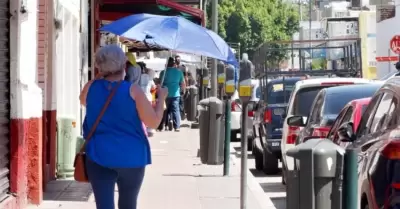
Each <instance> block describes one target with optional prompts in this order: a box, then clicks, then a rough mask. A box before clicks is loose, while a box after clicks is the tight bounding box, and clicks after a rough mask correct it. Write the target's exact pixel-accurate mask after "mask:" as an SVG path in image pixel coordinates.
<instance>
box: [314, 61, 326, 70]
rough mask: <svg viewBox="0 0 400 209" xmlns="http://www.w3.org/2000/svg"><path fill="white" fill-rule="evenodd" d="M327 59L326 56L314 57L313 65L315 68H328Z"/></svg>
mask: <svg viewBox="0 0 400 209" xmlns="http://www.w3.org/2000/svg"><path fill="white" fill-rule="evenodd" d="M326 65H327V61H326V59H325V58H319V59H313V60H312V62H311V67H312V69H313V70H320V69H326Z"/></svg>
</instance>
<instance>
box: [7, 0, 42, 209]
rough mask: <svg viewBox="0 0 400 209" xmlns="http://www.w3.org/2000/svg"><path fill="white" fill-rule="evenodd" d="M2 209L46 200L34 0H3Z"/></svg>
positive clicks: (36, 21) (36, 8)
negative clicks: (43, 185) (43, 181)
mask: <svg viewBox="0 0 400 209" xmlns="http://www.w3.org/2000/svg"><path fill="white" fill-rule="evenodd" d="M0 9H1V11H2V12H1V14H0V15H2V17H0V19H1V21H0V27H2V28H1V30H0V31H2V32H1V33H0V43H1V45H0V50H1V52H2V53H0V63H1V66H2V67H1V71H0V72H1V73H0V76H1V79H0V83H1V85H2V88H1V89H2V90H1V92H2V93H1V94H0V103H1V107H0V108H1V111H0V112H1V113H0V118H1V119H0V124H1V125H0V127H1V128H0V133H1V136H0V150H1V152H0V153H1V159H0V184H1V185H0V188H1V190H0V208H4V209H8V208H22V207H24V206H25V205H26V204H27V203H28V202H32V203H39V202H40V201H41V200H42V195H43V191H42V188H43V187H42V186H41V184H38V182H42V180H43V179H42V177H43V175H42V90H41V89H40V88H39V86H38V77H37V56H36V54H37V43H38V42H37V41H36V40H37V29H38V27H37V25H38V24H37V23H38V12H37V10H38V2H37V1H36V0H28V1H12V0H1V1H0Z"/></svg>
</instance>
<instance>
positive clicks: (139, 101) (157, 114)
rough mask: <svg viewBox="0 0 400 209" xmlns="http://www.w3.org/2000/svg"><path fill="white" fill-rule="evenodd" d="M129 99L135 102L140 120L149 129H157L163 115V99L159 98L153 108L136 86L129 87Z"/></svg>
mask: <svg viewBox="0 0 400 209" xmlns="http://www.w3.org/2000/svg"><path fill="white" fill-rule="evenodd" d="M130 93H131V97H132V98H133V99H134V100H135V102H136V109H137V111H138V113H139V117H140V120H141V121H142V122H143V123H144V124H145V125H146V126H148V127H150V128H154V129H155V128H157V127H158V125H160V122H161V120H162V117H163V113H164V105H163V104H164V100H163V99H164V98H160V99H159V101H158V102H157V103H156V107H155V108H153V106H152V105H151V103H150V101H149V100H148V99H147V97H146V95H145V94H144V92H143V91H142V89H141V88H140V87H139V86H138V85H132V86H131V90H130Z"/></svg>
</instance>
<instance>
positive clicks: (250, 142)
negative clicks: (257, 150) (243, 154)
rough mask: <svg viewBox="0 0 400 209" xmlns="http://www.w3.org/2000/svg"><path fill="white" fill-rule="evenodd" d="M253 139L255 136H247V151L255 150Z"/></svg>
mask: <svg viewBox="0 0 400 209" xmlns="http://www.w3.org/2000/svg"><path fill="white" fill-rule="evenodd" d="M253 141H254V137H248V138H247V151H253V150H254V149H253Z"/></svg>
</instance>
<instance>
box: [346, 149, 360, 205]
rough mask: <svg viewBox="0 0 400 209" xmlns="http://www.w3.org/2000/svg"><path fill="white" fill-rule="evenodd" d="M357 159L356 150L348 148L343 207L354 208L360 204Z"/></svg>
mask: <svg viewBox="0 0 400 209" xmlns="http://www.w3.org/2000/svg"><path fill="white" fill-rule="evenodd" d="M357 159H358V155H357V152H356V150H354V149H351V148H347V149H346V152H345V154H344V172H343V173H344V176H343V180H344V181H343V196H342V197H343V200H344V201H343V207H342V208H343V209H354V208H357V205H358V204H357V200H358V171H357V167H358V166H357Z"/></svg>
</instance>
